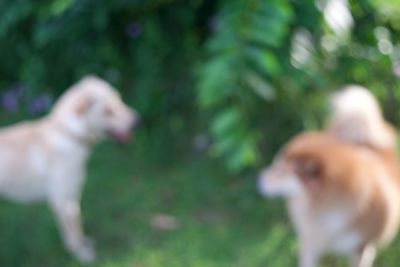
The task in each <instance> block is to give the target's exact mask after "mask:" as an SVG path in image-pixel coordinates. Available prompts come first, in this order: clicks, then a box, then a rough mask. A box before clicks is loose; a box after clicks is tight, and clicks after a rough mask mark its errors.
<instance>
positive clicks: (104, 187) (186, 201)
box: [0, 144, 400, 267]
mask: <svg viewBox="0 0 400 267" xmlns="http://www.w3.org/2000/svg"><path fill="white" fill-rule="evenodd" d="M133 148H134V147H133ZM133 151H134V149H133V150H132V149H130V148H128V149H119V148H118V147H115V146H113V145H110V144H104V145H101V146H99V147H98V148H96V150H95V153H94V155H93V157H92V159H91V161H90V164H89V169H88V180H87V184H86V187H85V191H84V196H83V203H82V204H83V207H82V209H83V214H84V222H85V229H86V232H87V233H88V234H89V235H90V236H92V237H93V238H94V239H95V240H96V247H97V252H98V261H97V262H96V263H95V264H93V265H92V266H102V267H125V266H126V267H128V266H130V267H131V266H137V267H158V266H160V267H169V266H172V267H180V266H182V267H188V266H190V267H192V266H193V267H196V266H198V267H208V266H210V267H211V266H213V267H214V266H221V267H224V266H229V267H231V266H234V267H245V266H249V267H257V266H268V267H270V266H271V267H274V266H276V267H279V266H296V242H295V237H294V234H293V231H292V228H291V226H290V224H289V223H288V220H287V216H286V210H285V206H284V204H283V202H282V201H280V200H264V199H262V198H261V197H260V196H259V194H258V193H257V190H256V187H255V178H254V177H252V176H248V177H240V176H232V175H229V174H227V173H226V172H225V171H224V169H223V168H222V167H221V166H219V165H218V163H216V162H215V161H212V160H209V159H207V158H206V157H204V156H193V155H192V156H189V157H188V158H186V159H183V160H178V161H176V162H172V163H171V164H168V166H167V164H162V165H159V164H152V162H150V161H149V160H147V159H145V157H144V156H142V155H140V154H141V152H140V151H136V152H133ZM172 157H175V156H172ZM157 213H165V214H170V215H172V216H175V217H176V218H177V220H178V221H179V223H180V227H179V228H178V229H176V230H172V231H161V230H157V229H154V228H153V227H152V226H151V224H150V220H151V218H152V216H153V215H154V214H157ZM0 229H1V233H2V234H1V238H0V266H7V267H8V266H12V267H14V266H37V267H46V266H49V267H53V266H56V267H62V266H80V265H79V264H78V263H77V262H76V261H74V259H72V258H71V257H70V256H69V255H68V254H67V253H66V252H65V251H64V249H63V247H62V244H61V241H60V238H59V235H58V232H57V229H56V226H55V223H54V221H53V217H52V215H51V213H50V211H49V210H48V208H47V207H46V206H45V205H44V204H39V205H28V206H26V205H19V204H15V203H10V202H7V201H1V202H0ZM398 247H399V242H397V243H396V245H392V246H391V247H390V248H389V249H386V250H385V251H384V252H383V253H381V254H380V258H379V259H378V261H377V264H376V266H396V265H397V264H398V263H400V254H399V253H398V250H397V248H398ZM323 266H326V267H327V266H329V267H338V266H346V264H344V263H343V261H340V260H336V259H335V260H333V259H330V258H328V259H326V260H325V261H324V265H323Z"/></svg>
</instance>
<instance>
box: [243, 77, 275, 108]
mask: <svg viewBox="0 0 400 267" xmlns="http://www.w3.org/2000/svg"><path fill="white" fill-rule="evenodd" d="M244 79H245V82H246V83H247V84H248V85H249V87H250V88H251V89H253V91H254V92H255V93H256V94H257V95H258V96H260V97H262V98H263V99H264V100H267V101H271V100H272V99H274V98H275V89H274V88H273V87H272V86H271V85H270V84H269V83H268V82H267V81H266V80H265V79H263V78H261V77H260V76H259V75H258V74H257V73H256V72H254V71H248V72H246V74H245V76H244Z"/></svg>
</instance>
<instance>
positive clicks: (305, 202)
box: [259, 86, 400, 267]
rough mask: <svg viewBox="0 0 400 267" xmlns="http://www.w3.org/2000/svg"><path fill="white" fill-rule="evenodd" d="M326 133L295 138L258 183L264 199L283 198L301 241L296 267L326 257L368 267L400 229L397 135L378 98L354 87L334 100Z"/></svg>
mask: <svg viewBox="0 0 400 267" xmlns="http://www.w3.org/2000/svg"><path fill="white" fill-rule="evenodd" d="M333 107H334V112H333V116H332V119H331V121H330V123H329V126H328V128H327V130H326V131H323V132H308V133H303V134H300V135H298V136H296V137H295V138H294V139H293V140H291V141H290V142H289V143H288V144H287V145H286V146H285V147H284V148H283V149H282V151H281V152H280V153H279V154H278V155H277V157H276V158H275V160H274V162H273V164H272V165H271V166H270V167H268V168H266V169H265V170H264V171H263V172H262V174H261V177H260V178H259V187H260V190H261V192H262V193H263V194H264V195H266V196H275V195H280V196H284V197H285V198H286V199H287V202H288V209H289V213H290V217H291V219H292V222H293V224H294V227H295V230H296V233H297V235H298V238H299V243H300V244H299V246H300V250H299V266H301V267H315V266H317V265H318V262H319V259H320V258H321V257H322V256H323V255H324V254H327V253H337V254H341V255H346V256H348V257H349V259H350V262H351V266H353V267H371V266H372V264H373V261H374V258H375V253H376V248H377V247H379V246H381V245H384V244H387V243H388V242H389V241H391V240H392V239H393V237H394V236H395V234H396V232H397V228H398V225H399V221H400V185H399V181H400V178H399V170H398V166H397V158H396V153H395V131H394V130H393V128H392V127H391V126H390V125H389V124H388V123H387V122H385V120H384V119H383V117H382V115H381V111H380V109H379V106H378V104H377V103H376V100H375V99H374V97H373V96H372V95H371V94H370V93H369V92H368V91H367V90H366V89H364V88H361V87H358V86H351V87H348V88H346V89H345V90H343V91H342V92H340V93H339V94H337V95H336V96H335V97H334V98H333Z"/></svg>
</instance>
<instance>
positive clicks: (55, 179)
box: [0, 76, 138, 262]
mask: <svg viewBox="0 0 400 267" xmlns="http://www.w3.org/2000/svg"><path fill="white" fill-rule="evenodd" d="M137 121H138V116H137V115H136V113H135V112H134V111H133V110H131V109H130V108H129V107H127V106H126V105H125V104H124V103H123V102H122V101H121V98H120V96H119V94H118V93H117V92H116V91H115V90H114V89H113V88H112V87H111V86H110V85H109V84H108V83H107V82H105V81H103V80H101V79H100V78H98V77H95V76H87V77H85V78H83V79H82V80H81V81H79V82H78V83H77V84H75V85H74V86H72V88H70V89H69V90H67V92H66V93H65V94H64V95H63V96H62V97H61V98H60V100H59V101H58V102H57V103H56V104H55V106H54V108H53V110H52V112H51V113H50V114H49V115H48V116H46V117H44V118H42V119H40V120H38V121H34V122H24V123H20V124H17V125H14V126H11V127H7V128H4V129H2V130H0V194H1V195H2V196H4V197H6V198H9V199H12V200H16V201H20V202H33V201H47V202H48V203H49V205H50V207H51V209H52V211H53V212H54V214H55V216H56V218H57V222H58V224H59V229H60V231H61V234H62V237H63V241H64V244H65V247H66V249H67V250H68V251H70V252H71V253H72V254H73V255H74V256H75V257H76V258H77V259H78V260H79V261H81V262H90V261H93V260H94V259H95V250H94V248H93V245H92V243H91V242H89V239H87V238H86V237H85V235H84V234H83V230H82V224H81V215H80V198H81V191H82V186H83V183H84V180H85V165H86V161H87V159H88V156H89V152H90V149H91V146H92V145H93V144H95V143H96V142H97V141H99V140H100V139H101V138H102V137H105V136H111V137H113V138H115V139H117V140H118V141H128V140H129V136H130V132H131V129H132V128H133V126H134V125H135V124H136V123H137Z"/></svg>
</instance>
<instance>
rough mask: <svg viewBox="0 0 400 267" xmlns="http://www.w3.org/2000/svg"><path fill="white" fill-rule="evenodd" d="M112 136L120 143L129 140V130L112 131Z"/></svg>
mask: <svg viewBox="0 0 400 267" xmlns="http://www.w3.org/2000/svg"><path fill="white" fill-rule="evenodd" d="M112 137H113V138H114V139H115V140H117V141H118V142H121V143H128V142H129V141H130V140H131V132H130V131H120V132H113V133H112Z"/></svg>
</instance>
